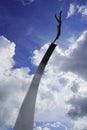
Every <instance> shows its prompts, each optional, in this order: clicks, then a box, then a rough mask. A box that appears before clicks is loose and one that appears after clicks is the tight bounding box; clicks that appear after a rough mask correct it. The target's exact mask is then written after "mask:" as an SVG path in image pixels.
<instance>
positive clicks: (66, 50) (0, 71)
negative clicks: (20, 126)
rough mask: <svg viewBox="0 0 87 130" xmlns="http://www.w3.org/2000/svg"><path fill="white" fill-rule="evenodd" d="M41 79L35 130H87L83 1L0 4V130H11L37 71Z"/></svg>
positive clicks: (3, 0)
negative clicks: (59, 21) (42, 64)
mask: <svg viewBox="0 0 87 130" xmlns="http://www.w3.org/2000/svg"><path fill="white" fill-rule="evenodd" d="M60 10H62V11H63V13H62V28H61V36H60V38H59V39H58V41H57V42H56V44H57V47H56V49H55V50H54V52H53V54H52V56H51V58H50V60H49V62H48V64H47V66H46V68H45V71H44V74H43V76H42V79H41V82H40V85H39V89H38V95H37V100H36V106H35V117H34V130H87V0H0V130H13V127H14V125H15V121H16V119H17V115H18V112H19V109H20V107H21V104H22V102H23V99H24V97H25V95H26V92H27V90H28V89H29V86H30V83H31V80H32V78H33V76H34V74H35V72H36V69H37V67H38V65H39V63H40V61H41V59H42V57H43V56H44V54H45V52H46V50H47V48H48V47H49V45H50V44H51V42H52V41H53V40H54V38H55V36H56V33H57V21H56V19H55V17H54V15H55V13H56V14H57V16H58V15H59V12H60Z"/></svg>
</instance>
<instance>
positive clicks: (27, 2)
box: [18, 0, 35, 6]
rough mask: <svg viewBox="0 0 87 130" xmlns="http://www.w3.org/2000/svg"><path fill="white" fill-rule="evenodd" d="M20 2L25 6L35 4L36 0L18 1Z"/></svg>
mask: <svg viewBox="0 0 87 130" xmlns="http://www.w3.org/2000/svg"><path fill="white" fill-rule="evenodd" d="M18 1H20V2H21V3H22V4H23V5H24V6H25V5H29V4H31V3H33V2H34V1H35V0H18Z"/></svg>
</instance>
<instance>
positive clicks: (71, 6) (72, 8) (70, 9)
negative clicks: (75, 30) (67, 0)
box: [67, 4, 75, 18]
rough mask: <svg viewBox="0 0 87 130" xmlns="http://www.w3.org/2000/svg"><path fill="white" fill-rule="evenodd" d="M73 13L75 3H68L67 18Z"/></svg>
mask: <svg viewBox="0 0 87 130" xmlns="http://www.w3.org/2000/svg"><path fill="white" fill-rule="evenodd" d="M74 14H75V5H74V4H70V6H69V10H68V12H67V18H69V17H71V16H72V15H74Z"/></svg>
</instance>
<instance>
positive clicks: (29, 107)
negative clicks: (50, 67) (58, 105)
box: [14, 12, 62, 130]
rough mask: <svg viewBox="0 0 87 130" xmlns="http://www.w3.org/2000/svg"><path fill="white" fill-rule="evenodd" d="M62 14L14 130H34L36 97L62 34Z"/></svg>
mask: <svg viewBox="0 0 87 130" xmlns="http://www.w3.org/2000/svg"><path fill="white" fill-rule="evenodd" d="M61 13H62V12H60V16H59V19H58V18H57V16H56V15H55V18H56V20H57V21H58V23H59V25H58V26H57V28H58V32H57V36H56V38H55V40H54V41H53V42H52V43H51V45H50V46H49V48H48V50H47V52H46V53H45V55H44V57H43V59H42V61H41V63H40V64H39V67H38V69H37V71H36V74H35V75H34V77H33V80H32V82H31V85H30V88H29V90H28V92H27V94H26V97H25V99H24V101H23V104H22V106H21V109H20V111H19V115H18V118H17V120H16V123H15V126H14V130H33V121H34V111H35V102H36V96H37V91H38V86H39V82H40V79H41V76H42V74H43V71H44V68H45V66H46V64H47V62H48V60H49V58H50V56H51V54H52V52H53V51H54V49H55V47H56V44H55V41H56V40H57V39H58V38H59V36H60V32H61Z"/></svg>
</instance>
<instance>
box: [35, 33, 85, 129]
mask: <svg viewBox="0 0 87 130" xmlns="http://www.w3.org/2000/svg"><path fill="white" fill-rule="evenodd" d="M71 40H72V39H71ZM86 43H87V31H84V32H83V33H82V34H81V36H80V37H79V38H78V39H77V40H76V42H75V44H73V45H71V46H70V47H69V49H68V50H65V51H64V52H63V51H62V50H61V49H60V48H59V47H56V50H55V51H54V53H53V55H52V57H51V59H50V60H49V62H48V65H47V67H46V69H45V73H44V76H43V79H42V81H41V85H40V88H39V96H38V99H37V105H36V108H37V109H36V110H37V113H38V115H39V117H41V114H42V117H43V120H44V116H45V117H46V119H53V120H54V119H55V120H59V119H61V120H63V119H65V118H66V116H65V115H64V113H66V110H65V108H64V106H65V107H68V106H67V105H70V106H69V107H68V115H69V116H70V117H71V119H72V120H73V124H74V127H76V128H77V126H78V125H79V124H78V123H77V122H78V120H80V119H81V118H83V120H84V115H85V116H87V115H86V112H87V110H86V105H85V104H86V102H87V89H86V86H87V68H86V66H87V60H86V58H87V50H86V48H87V47H86V46H87V44H86ZM45 47H46V45H45V46H43V47H42V48H45ZM42 48H41V50H44V49H42ZM41 50H40V51H37V53H34V58H35V59H38V58H37V57H40V55H41V56H42V55H43V54H44V53H43V51H41ZM34 58H33V62H34V63H36V62H35V59H34ZM39 62H40V59H39V60H38V62H37V63H36V65H37V64H38V63H39ZM50 81H52V82H50ZM42 86H43V87H42ZM76 95H77V96H76ZM61 97H62V98H61ZM64 100H66V101H68V102H67V103H68V104H67V105H66V104H65V103H64ZM41 101H42V102H43V104H44V105H43V104H41ZM58 101H59V102H58ZM60 102H61V106H60ZM83 102H84V103H83ZM76 104H78V105H76ZM84 105H85V106H84ZM39 106H40V107H39ZM43 107H44V109H43V110H42V113H39V112H38V110H39V111H40V112H41V108H43ZM39 108H40V109H39ZM47 108H48V109H47ZM73 108H74V109H73ZM51 111H54V114H51V113H52V112H51ZM57 111H58V115H57ZM43 112H44V114H43ZM45 113H46V115H45ZM54 115H56V116H54ZM80 115H81V116H80ZM82 115H83V116H82ZM64 116H65V118H64ZM39 120H41V118H40V119H39ZM79 122H80V121H79ZM84 122H85V123H86V121H85V120H84ZM85 123H84V124H85ZM84 124H83V126H84V128H85V129H87V128H86V126H85V125H84ZM78 127H79V126H78ZM80 130H82V129H80Z"/></svg>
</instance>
